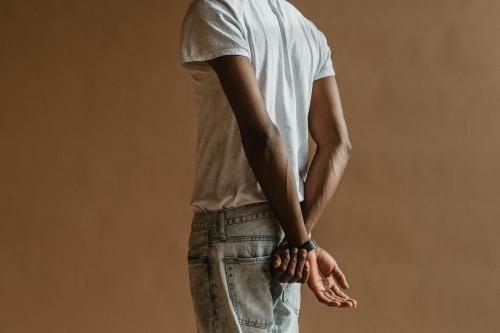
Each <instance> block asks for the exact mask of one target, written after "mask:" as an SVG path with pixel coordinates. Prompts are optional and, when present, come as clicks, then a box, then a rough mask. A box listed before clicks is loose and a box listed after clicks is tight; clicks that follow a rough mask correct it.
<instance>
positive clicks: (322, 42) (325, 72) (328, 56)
mask: <svg viewBox="0 0 500 333" xmlns="http://www.w3.org/2000/svg"><path fill="white" fill-rule="evenodd" d="M317 31H318V33H319V63H318V68H317V70H316V74H315V75H314V79H313V80H319V79H321V78H323V77H326V76H334V75H335V70H334V69H333V62H332V51H331V49H330V46H329V45H328V41H327V39H326V37H325V35H324V34H323V33H322V32H321V31H320V30H317Z"/></svg>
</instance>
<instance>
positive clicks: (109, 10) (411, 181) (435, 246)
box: [0, 0, 500, 333]
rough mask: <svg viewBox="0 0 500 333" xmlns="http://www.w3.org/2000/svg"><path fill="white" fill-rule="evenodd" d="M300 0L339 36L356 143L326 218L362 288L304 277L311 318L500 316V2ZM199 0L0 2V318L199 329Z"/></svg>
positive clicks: (438, 326)
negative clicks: (334, 303)
mask: <svg viewBox="0 0 500 333" xmlns="http://www.w3.org/2000/svg"><path fill="white" fill-rule="evenodd" d="M252 1H257V0H252ZM291 2H292V3H293V4H295V6H297V7H298V8H299V9H300V10H301V11H302V12H303V13H304V15H305V16H306V17H308V18H310V19H312V20H313V21H314V22H315V23H316V25H317V26H318V27H319V28H320V29H321V30H323V31H324V33H325V35H326V36H327V38H328V40H329V43H330V46H331V47H332V51H333V62H334V67H335V70H336V73H337V81H338V84H339V88H340V93H341V97H342V104H343V108H344V114H345V118H346V121H347V125H348V129H349V134H350V138H351V142H352V144H353V151H352V157H351V160H350V162H349V165H348V167H347V169H346V172H345V174H344V177H343V179H342V181H341V183H340V186H339V188H338V191H337V192H336V194H335V196H334V198H333V200H332V202H331V204H330V205H329V206H328V208H327V210H326V211H325V213H324V216H323V218H322V219H321V221H320V223H319V224H318V226H317V227H316V229H315V230H314V231H313V234H314V235H315V238H316V239H317V240H318V243H319V244H321V245H322V246H323V247H324V248H325V249H327V250H328V251H330V252H331V253H332V254H333V256H334V257H335V258H336V259H337V261H338V262H339V264H340V266H341V268H342V269H343V270H344V272H345V273H346V275H347V277H348V279H349V282H350V285H351V288H350V290H349V292H350V294H351V295H352V296H353V297H355V298H357V299H358V302H359V306H358V308H357V309H355V310H352V309H338V308H328V307H326V306H324V305H322V304H320V303H318V302H317V301H316V300H315V298H314V296H313V295H312V294H311V293H310V292H309V290H308V289H307V287H306V286H303V289H302V295H303V296H302V297H303V301H302V310H301V317H300V321H301V328H302V331H303V332H334V331H336V332H346V333H347V332H384V333H387V332H405V333H406V332H409V333H411V332H456V333H458V332H494V331H496V330H498V327H499V325H500V319H499V317H498V314H497V312H498V309H499V306H500V286H499V283H498V281H500V261H499V258H498V254H499V251H500V243H499V241H498V235H499V233H500V226H499V218H500V208H499V206H500V205H499V194H500V176H499V171H500V149H499V142H500V131H499V128H500V98H499V96H500V84H499V82H500V80H499V77H500V42H499V39H498V33H499V31H500V20H498V18H499V17H500V2H498V1H487V0H477V1H470V0H454V1H451V0H434V1H429V0H423V1H408V0H398V1H388V0H381V1H369V0H353V1H325V0H324V1H319V0H317V1H305V0H300V1H291ZM187 5H188V2H187V1H173V0H169V1H124V0H121V1H117V0H116V1H111V0H101V1H55V0H46V1H43V2H42V1H34V0H31V1H13V0H1V1H0V96H1V97H0V331H1V332H9V333H28V332H30V333H31V332H33V333H35V332H36V333H39V332H40V333H42V332H50V333H59V332H72V333H80V332H92V333H100V332H103V333H104V332H106V333H112V332H120V333H128V332H134V333H136V332H150V333H154V332H194V331H195V328H194V318H193V314H192V310H191V303H190V296H189V289H188V279H187V267H186V262H185V257H186V254H187V252H186V251H187V237H188V232H189V224H190V222H191V211H190V208H189V206H188V201H189V197H190V194H191V186H192V182H193V176H194V149H195V147H194V145H195V140H196V126H197V125H196V121H197V118H196V109H195V100H194V92H193V86H192V82H191V78H190V77H189V75H188V73H187V72H184V71H183V70H181V69H180V68H179V67H178V63H177V59H178V58H177V50H178V41H179V31H180V23H181V19H182V17H183V15H184V12H185V10H186V8H187ZM311 153H312V151H311Z"/></svg>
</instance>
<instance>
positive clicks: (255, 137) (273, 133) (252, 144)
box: [241, 124, 280, 151]
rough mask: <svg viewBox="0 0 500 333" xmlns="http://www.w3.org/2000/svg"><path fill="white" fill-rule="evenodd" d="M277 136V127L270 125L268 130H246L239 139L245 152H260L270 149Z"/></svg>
mask: <svg viewBox="0 0 500 333" xmlns="http://www.w3.org/2000/svg"><path fill="white" fill-rule="evenodd" d="M279 134H280V133H279V129H278V127H276V125H274V124H271V125H270V126H268V128H259V129H252V130H248V131H246V133H245V134H242V136H241V138H242V142H243V144H244V146H245V149H246V150H251V151H260V150H268V149H271V148H272V147H273V145H274V144H275V140H276V138H277V137H278V136H279Z"/></svg>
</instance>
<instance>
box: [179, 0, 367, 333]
mask: <svg viewBox="0 0 500 333" xmlns="http://www.w3.org/2000/svg"><path fill="white" fill-rule="evenodd" d="M180 63H181V66H182V68H184V69H186V70H188V71H189V73H190V74H191V76H192V78H193V82H194V85H195V92H196V98H197V106H198V140H197V147H196V174H195V181H194V185H193V191H192V197H191V207H192V209H193V220H192V225H191V233H190V236H189V244H188V246H189V250H188V268H189V277H190V288H191V295H192V300H193V306H194V311H195V315H196V321H197V323H196V325H197V329H198V331H199V332H298V315H299V310H300V299H301V296H300V287H301V284H302V283H306V282H307V285H308V286H309V288H310V289H311V290H312V291H313V292H314V294H315V296H316V297H317V299H318V300H319V301H320V302H322V303H324V304H327V305H329V306H337V307H351V308H354V307H356V305H357V302H356V300H355V299H353V298H351V297H349V296H347V295H346V294H345V293H344V292H343V291H342V290H341V289H340V288H339V286H338V285H337V283H338V284H339V285H340V287H342V288H344V289H345V288H348V284H347V280H346V278H345V276H344V274H343V273H342V271H341V270H340V268H339V267H338V265H337V263H336V261H335V260H334V259H333V258H332V257H331V256H330V255H329V254H328V253H327V252H326V251H324V250H323V249H322V248H320V247H319V246H317V244H316V243H315V242H314V241H313V240H312V239H311V230H312V229H313V227H314V226H315V224H316V223H317V221H318V219H319V217H320V216H321V213H322V211H323V209H324V208H325V206H326V205H327V203H328V202H329V201H330V199H331V197H332V196H333V193H334V192H335V189H336V187H337V185H338V183H339V181H340V177H341V176H342V173H343V171H344V169H345V167H346V164H347V161H348V159H349V156H350V151H351V145H350V142H349V138H348V134H347V129H346V125H345V121H344V118H343V114H342V108H341V104H340V97H339V93H338V88H337V84H336V81H335V76H334V75H335V72H334V70H333V64H332V60H331V50H330V48H329V46H328V43H327V40H326V38H325V36H324V34H323V33H322V32H321V31H320V30H318V29H317V27H316V26H315V25H314V24H313V23H312V22H311V21H310V20H308V19H307V18H305V17H304V16H303V15H302V14H301V13H300V12H299V11H298V10H297V9H296V8H295V7H294V6H293V5H291V4H290V3H289V2H287V1H286V0H194V1H192V2H191V4H190V6H189V8H188V10H187V13H186V15H185V17H184V20H183V23H182V31H181V43H180ZM309 132H310V134H311V137H312V138H313V140H314V141H315V143H316V144H317V149H316V153H315V155H314V158H313V160H312V163H311V166H310V168H309V171H308V170H307V166H308V133H309ZM306 176H307V179H306ZM304 179H305V181H304Z"/></svg>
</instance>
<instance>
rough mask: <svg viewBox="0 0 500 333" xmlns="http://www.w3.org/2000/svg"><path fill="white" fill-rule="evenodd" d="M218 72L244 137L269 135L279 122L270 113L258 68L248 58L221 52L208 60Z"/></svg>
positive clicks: (255, 137)
mask: <svg viewBox="0 0 500 333" xmlns="http://www.w3.org/2000/svg"><path fill="white" fill-rule="evenodd" d="M208 63H209V65H210V66H212V68H213V69H214V71H215V72H216V73H217V76H218V78H219V81H220V83H221V86H222V89H223V90H224V93H225V94H226V97H227V99H228V101H229V103H230V105H231V108H232V110H233V113H234V115H235V117H236V120H237V122H238V126H239V130H240V132H241V135H242V138H248V139H255V140H256V141H255V142H254V143H257V144H258V143H259V140H262V139H268V138H269V137H270V136H271V135H272V134H275V130H276V126H275V125H274V124H273V122H272V120H271V118H270V117H269V114H268V113H267V109H266V105H265V101H264V97H263V96H262V93H261V91H260V87H259V84H258V81H257V77H256V74H255V70H254V68H253V65H252V63H251V62H250V60H249V58H247V57H244V56H238V55H236V56H221V57H217V58H214V59H211V60H209V61H208Z"/></svg>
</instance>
